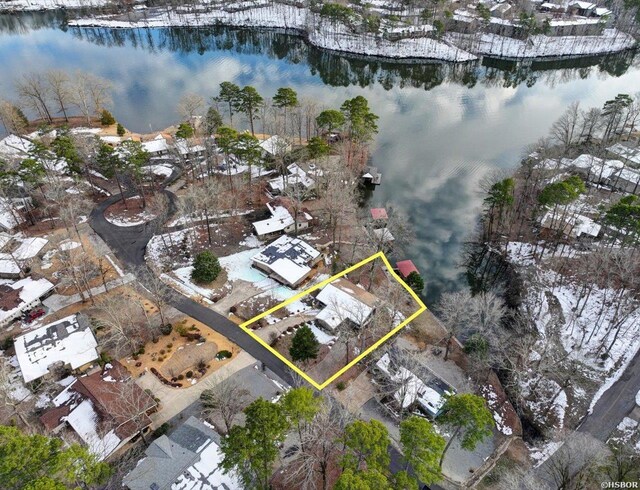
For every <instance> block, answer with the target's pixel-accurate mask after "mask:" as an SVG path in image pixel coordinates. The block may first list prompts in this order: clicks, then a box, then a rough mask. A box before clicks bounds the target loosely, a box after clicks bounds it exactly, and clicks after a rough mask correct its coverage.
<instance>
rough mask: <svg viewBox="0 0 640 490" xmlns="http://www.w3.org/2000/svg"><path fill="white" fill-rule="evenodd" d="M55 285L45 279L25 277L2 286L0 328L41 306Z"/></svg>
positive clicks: (0, 293) (0, 292)
mask: <svg viewBox="0 0 640 490" xmlns="http://www.w3.org/2000/svg"><path fill="white" fill-rule="evenodd" d="M53 288H54V285H53V284H52V283H51V282H49V281H47V280H46V279H44V278H41V279H32V278H31V277H25V278H24V279H20V280H18V281H15V282H10V281H9V282H3V283H2V284H0V327H5V326H7V325H8V324H9V323H11V322H12V321H13V320H15V319H16V318H19V317H20V316H21V315H22V314H23V313H24V312H26V311H28V310H30V309H32V308H34V307H35V306H37V305H39V304H40V301H41V300H42V299H44V298H45V297H47V296H48V295H49V294H50V293H51V291H53Z"/></svg>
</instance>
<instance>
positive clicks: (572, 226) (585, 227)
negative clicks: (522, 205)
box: [540, 211, 602, 238]
mask: <svg viewBox="0 0 640 490" xmlns="http://www.w3.org/2000/svg"><path fill="white" fill-rule="evenodd" d="M540 226H541V227H542V229H543V230H551V231H552V232H561V233H562V234H563V235H565V236H567V237H570V238H582V237H587V238H596V237H597V236H598V235H599V234H600V230H601V228H602V227H601V226H600V225H599V224H597V223H595V222H594V221H593V220H592V219H591V218H588V217H587V216H583V215H581V214H577V213H573V214H567V213H553V212H552V211H548V212H547V213H546V214H545V215H544V216H543V217H542V220H541V221H540Z"/></svg>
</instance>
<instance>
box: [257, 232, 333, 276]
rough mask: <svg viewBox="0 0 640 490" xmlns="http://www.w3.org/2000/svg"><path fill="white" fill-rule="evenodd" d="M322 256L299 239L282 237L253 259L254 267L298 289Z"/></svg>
mask: <svg viewBox="0 0 640 490" xmlns="http://www.w3.org/2000/svg"><path fill="white" fill-rule="evenodd" d="M321 258H322V255H321V254H320V252H319V251H318V250H316V249H315V248H313V247H312V246H311V245H309V244H308V243H307V242H305V241H303V240H300V239H299V238H292V237H290V236H287V235H282V236H281V237H280V238H278V239H277V240H275V241H274V242H272V243H270V244H269V245H268V246H267V247H266V248H265V249H264V250H263V251H262V252H260V253H259V254H257V255H255V256H254V257H252V259H251V260H252V262H253V266H254V267H256V268H258V269H260V270H262V271H264V272H266V273H267V274H269V275H270V276H271V277H273V278H274V279H276V280H277V281H279V282H281V283H283V284H286V285H287V286H291V287H297V286H298V285H299V284H300V283H301V282H303V281H304V280H305V279H307V278H308V277H309V276H310V275H311V274H312V272H313V269H312V268H313V266H314V265H315V264H317V263H318V262H319V261H320V259H321Z"/></svg>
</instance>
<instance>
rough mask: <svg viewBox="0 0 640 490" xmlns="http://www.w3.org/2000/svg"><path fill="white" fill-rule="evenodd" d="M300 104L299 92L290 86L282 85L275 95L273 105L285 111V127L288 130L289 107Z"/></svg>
mask: <svg viewBox="0 0 640 490" xmlns="http://www.w3.org/2000/svg"><path fill="white" fill-rule="evenodd" d="M297 105H298V94H297V92H296V91H295V90H293V89H292V88H290V87H281V88H279V89H278V90H277V91H276V95H274V96H273V106H274V107H278V108H280V109H283V111H284V129H285V133H286V131H287V109H289V108H292V107H296V106H297Z"/></svg>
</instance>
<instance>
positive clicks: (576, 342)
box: [507, 242, 640, 427]
mask: <svg viewBox="0 0 640 490" xmlns="http://www.w3.org/2000/svg"><path fill="white" fill-rule="evenodd" d="M535 248H536V247H535V246H534V245H531V244H527V243H517V242H513V243H510V244H509V246H508V248H507V249H508V255H509V261H510V262H511V263H512V264H514V265H516V266H519V267H520V269H521V270H522V271H523V273H524V274H527V275H528V276H527V277H529V279H528V280H527V283H528V287H527V288H526V290H525V297H524V302H525V306H526V308H527V309H528V311H529V312H530V314H531V315H532V317H533V320H534V321H535V324H536V327H537V330H538V332H539V334H540V341H539V342H538V344H537V345H536V348H538V350H540V351H542V350H543V349H545V346H546V345H548V344H547V340H552V343H554V344H557V347H558V348H560V349H561V350H564V352H566V354H567V355H568V357H569V359H571V360H574V361H577V362H578V363H579V365H580V366H581V368H582V369H583V370H586V372H585V374H586V375H587V376H588V377H589V378H591V379H592V380H594V381H595V382H596V383H597V385H598V386H599V387H598V389H597V390H596V392H595V394H594V395H593V398H592V399H591V400H590V407H589V409H593V406H594V405H595V404H596V402H597V401H598V400H599V399H600V397H601V396H602V394H603V393H604V392H605V391H607V390H608V389H609V388H610V387H611V386H612V385H613V383H615V382H616V381H617V380H618V379H619V378H620V376H622V374H623V373H624V371H625V369H626V368H627V366H628V364H629V363H630V362H631V360H632V359H633V358H634V357H635V355H636V354H637V352H638V351H639V350H640V303H639V302H638V301H637V300H636V299H635V298H634V297H633V296H632V295H631V294H630V293H624V292H621V291H619V290H617V289H613V288H604V287H598V286H597V285H592V284H589V285H588V288H589V290H590V292H589V293H588V294H587V292H586V290H585V289H584V286H585V285H584V284H581V283H579V282H578V281H577V280H573V279H571V278H567V277H560V276H559V275H558V274H557V273H556V272H555V271H554V270H551V267H550V266H548V265H547V264H548V261H550V260H551V259H552V257H551V252H548V251H547V252H545V254H544V257H543V258H542V259H540V254H541V251H542V245H541V244H539V246H538V249H537V251H536V254H537V257H536V258H534V256H533V252H534V250H535ZM582 253H585V252H580V251H576V250H574V249H572V248H571V247H566V248H565V249H564V250H562V251H561V252H560V253H557V254H556V258H557V257H559V256H562V257H565V258H566V257H576V256H578V255H579V254H582ZM591 253H594V252H591ZM616 332H618V333H617V334H616ZM534 356H538V357H537V358H539V354H538V353H534ZM530 382H535V381H531V380H529V383H530ZM529 383H528V384H529ZM527 390H528V386H524V387H523V391H524V394H525V396H526V395H527ZM572 390H573V392H574V396H578V397H582V398H583V396H582V395H584V390H581V388H580V387H579V386H577V385H576V386H573V387H572ZM534 395H535V396H534V397H533V398H534V400H532V401H530V402H529V405H530V408H531V409H532V411H533V414H534V417H538V416H542V414H543V413H545V412H546V414H547V415H555V416H556V417H557V419H558V427H562V419H563V418H564V414H565V411H566V410H567V405H568V402H567V394H566V393H565V390H563V389H561V387H560V386H559V385H558V383H556V381H553V380H551V379H548V378H545V379H543V380H542V381H541V382H540V383H539V387H538V390H536V393H535V394H534ZM554 396H555V399H554V398H553V397H554ZM550 405H551V408H550V410H549V411H548V412H547V408H548V407H549V406H550ZM549 412H550V413H549Z"/></svg>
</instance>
